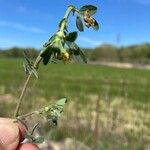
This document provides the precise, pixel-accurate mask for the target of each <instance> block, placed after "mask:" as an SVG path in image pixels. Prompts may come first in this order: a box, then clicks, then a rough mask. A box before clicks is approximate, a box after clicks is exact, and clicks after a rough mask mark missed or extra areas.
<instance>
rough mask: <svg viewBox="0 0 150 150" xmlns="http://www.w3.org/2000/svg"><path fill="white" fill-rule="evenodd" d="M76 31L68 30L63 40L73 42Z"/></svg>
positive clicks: (76, 34) (75, 37)
mask: <svg viewBox="0 0 150 150" xmlns="http://www.w3.org/2000/svg"><path fill="white" fill-rule="evenodd" d="M77 36H78V33H77V32H70V33H69V34H67V35H66V37H65V40H66V41H69V42H74V41H75V40H76V39H77Z"/></svg>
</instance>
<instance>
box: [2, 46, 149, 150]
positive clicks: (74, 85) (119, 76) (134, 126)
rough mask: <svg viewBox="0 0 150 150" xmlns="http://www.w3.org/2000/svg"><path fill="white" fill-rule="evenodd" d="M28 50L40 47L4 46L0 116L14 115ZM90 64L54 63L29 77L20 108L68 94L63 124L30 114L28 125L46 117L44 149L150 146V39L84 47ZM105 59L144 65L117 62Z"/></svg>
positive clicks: (32, 54)
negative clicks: (117, 64) (149, 41)
mask: <svg viewBox="0 0 150 150" xmlns="http://www.w3.org/2000/svg"><path fill="white" fill-rule="evenodd" d="M23 50H28V52H29V55H30V57H32V58H33V59H34V58H35V57H36V56H37V54H38V50H36V49H33V48H26V49H24V48H17V47H14V48H11V49H7V50H0V78H1V80H0V116H1V117H11V116H12V114H13V111H14V109H15V106H16V102H17V98H18V97H19V94H20V92H21V89H22V86H23V83H24V80H25V78H26V75H25V73H24V72H23V67H22V65H23V55H22V52H23ZM84 51H85V54H86V55H87V58H88V59H89V64H87V65H82V64H67V65H64V64H57V65H56V64H49V65H48V66H46V67H45V66H43V65H42V64H41V67H40V68H39V79H38V80H37V79H35V78H34V77H33V80H32V81H31V82H30V86H29V88H28V89H27V94H26V96H25V99H24V102H23V104H22V108H21V113H23V114H25V113H27V112H29V111H32V110H36V109H38V108H40V107H41V106H45V105H47V103H48V104H51V103H53V102H55V101H56V100H58V99H60V98H63V97H67V99H68V103H67V104H66V106H65V110H64V113H63V115H62V116H61V117H60V119H59V123H58V127H51V126H50V125H49V124H46V123H44V121H43V119H42V118H36V117H34V118H33V117H29V118H28V121H27V124H28V126H29V129H30V128H31V127H33V125H34V124H35V122H37V121H40V122H41V121H42V125H41V126H40V127H39V129H38V131H37V133H36V134H38V135H39V134H40V135H45V139H46V142H45V143H43V144H42V145H40V147H41V149H44V150H46V149H48V150H49V149H53V150H56V149H57V148H58V149H64V150H84V149H85V150H90V149H92V150H100V149H102V150H103V149H104V150H109V149H114V150H120V149H129V150H148V149H149V147H150V144H149V143H150V117H149V110H150V70H149V69H145V67H144V66H145V65H148V64H150V44H143V45H134V46H129V47H115V46H112V45H109V44H105V45H102V46H100V47H97V48H95V49H88V50H86V49H84ZM101 62H110V63H112V62H121V63H131V64H140V65H142V68H141V69H137V68H136V67H135V68H132V69H131V68H122V67H121V68H116V67H108V66H103V65H100V64H101Z"/></svg>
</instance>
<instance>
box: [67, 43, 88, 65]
mask: <svg viewBox="0 0 150 150" xmlns="http://www.w3.org/2000/svg"><path fill="white" fill-rule="evenodd" d="M67 45H68V46H69V47H70V51H71V53H72V54H73V55H74V58H76V59H77V60H78V61H79V60H80V61H79V62H83V63H87V59H86V57H85V55H84V53H83V52H82V50H81V49H80V48H79V46H78V45H77V44H76V43H69V42H68V43H67Z"/></svg>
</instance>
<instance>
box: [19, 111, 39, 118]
mask: <svg viewBox="0 0 150 150" xmlns="http://www.w3.org/2000/svg"><path fill="white" fill-rule="evenodd" d="M35 114H38V111H33V112H30V113H27V114H25V115H21V116H18V117H17V119H23V118H26V117H29V116H32V115H35Z"/></svg>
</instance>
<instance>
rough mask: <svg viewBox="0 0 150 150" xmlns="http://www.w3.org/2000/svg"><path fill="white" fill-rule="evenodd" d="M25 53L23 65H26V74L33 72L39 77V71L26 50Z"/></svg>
mask: <svg viewBox="0 0 150 150" xmlns="http://www.w3.org/2000/svg"><path fill="white" fill-rule="evenodd" d="M23 55H24V58H25V62H24V63H23V67H24V70H25V72H26V74H31V73H33V74H34V75H35V77H36V78H38V73H37V71H36V69H35V68H34V65H33V62H32V61H30V59H29V57H28V55H27V53H26V51H24V52H23Z"/></svg>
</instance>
